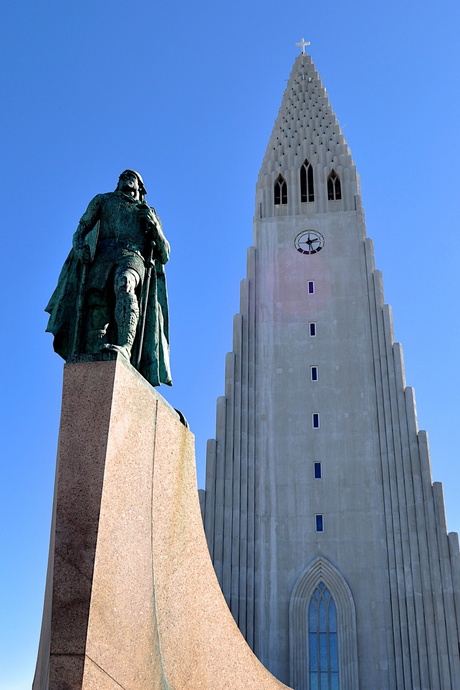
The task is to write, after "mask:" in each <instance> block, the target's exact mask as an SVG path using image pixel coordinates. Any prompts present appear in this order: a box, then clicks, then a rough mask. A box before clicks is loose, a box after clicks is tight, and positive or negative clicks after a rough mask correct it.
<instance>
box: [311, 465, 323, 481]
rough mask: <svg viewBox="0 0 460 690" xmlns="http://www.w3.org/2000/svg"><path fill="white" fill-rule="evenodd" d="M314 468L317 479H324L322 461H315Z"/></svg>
mask: <svg viewBox="0 0 460 690" xmlns="http://www.w3.org/2000/svg"><path fill="white" fill-rule="evenodd" d="M313 469H314V473H315V479H322V478H323V468H322V466H321V463H320V462H314V463H313Z"/></svg>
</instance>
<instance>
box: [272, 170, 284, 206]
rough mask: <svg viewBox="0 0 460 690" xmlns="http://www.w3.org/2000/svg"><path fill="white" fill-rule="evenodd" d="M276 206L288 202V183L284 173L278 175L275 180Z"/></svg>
mask: <svg viewBox="0 0 460 690" xmlns="http://www.w3.org/2000/svg"><path fill="white" fill-rule="evenodd" d="M274 191H275V206H279V205H280V204H287V184H286V180H285V179H284V177H283V176H282V175H278V177H277V178H276V180H275V190H274Z"/></svg>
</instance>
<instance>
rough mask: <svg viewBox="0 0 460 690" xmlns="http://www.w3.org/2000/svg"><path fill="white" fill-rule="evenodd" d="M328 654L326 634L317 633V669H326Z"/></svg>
mask: <svg viewBox="0 0 460 690" xmlns="http://www.w3.org/2000/svg"><path fill="white" fill-rule="evenodd" d="M327 657H328V654H327V634H326V633H320V634H319V670H320V671H327V669H328V658H327Z"/></svg>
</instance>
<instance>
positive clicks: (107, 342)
mask: <svg viewBox="0 0 460 690" xmlns="http://www.w3.org/2000/svg"><path fill="white" fill-rule="evenodd" d="M146 193H147V192H146V189H145V187H144V182H143V180H142V177H141V176H140V175H139V173H137V172H135V171H134V170H125V171H124V172H123V173H122V174H121V175H120V178H119V181H118V185H117V188H116V190H115V191H114V192H108V193H106V194H98V195H97V196H95V197H94V199H93V200H92V201H91V202H90V204H89V206H88V208H87V210H86V212H85V213H84V214H83V216H82V217H81V220H80V223H79V225H78V228H77V230H76V232H75V234H74V237H73V249H72V250H71V252H70V254H69V256H68V257H67V259H66V262H65V264H64V266H63V268H62V271H61V274H60V276H59V281H58V285H57V287H56V289H55V291H54V292H53V295H52V297H51V299H50V301H49V303H48V305H47V306H46V309H45V311H47V312H48V313H49V314H50V318H49V321H48V326H47V329H46V330H47V331H49V332H50V333H53V335H54V349H55V351H56V352H57V353H58V354H60V355H61V357H63V358H64V359H66V360H69V359H73V360H75V359H80V358H85V357H87V358H88V359H93V358H106V357H108V356H109V355H110V354H111V353H120V354H121V355H122V356H123V357H125V358H126V359H127V360H128V361H130V362H131V364H133V365H134V366H135V367H136V369H137V370H138V371H139V372H140V373H141V374H142V375H143V376H144V377H145V378H146V379H147V381H149V382H150V383H151V384H152V385H153V386H159V385H160V384H161V383H165V384H168V385H171V383H172V381H171V372H170V366H169V325H168V298H167V292H166V279H165V272H164V264H165V263H166V262H167V261H168V259H169V251H170V247H169V243H168V241H167V239H166V237H165V236H164V234H163V230H162V227H161V222H160V219H159V218H158V216H157V214H156V212H155V209H154V208H151V207H150V206H148V204H147V203H146V202H145V195H146Z"/></svg>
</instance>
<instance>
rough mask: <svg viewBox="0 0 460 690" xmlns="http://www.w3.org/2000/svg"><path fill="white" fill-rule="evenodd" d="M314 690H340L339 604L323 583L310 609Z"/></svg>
mask: <svg viewBox="0 0 460 690" xmlns="http://www.w3.org/2000/svg"><path fill="white" fill-rule="evenodd" d="M308 658H309V667H310V668H309V675H310V690H339V656H338V645H337V613H336V609H335V603H334V600H333V598H332V597H331V594H330V592H329V590H328V588H327V587H326V586H325V584H324V583H323V582H320V583H319V584H318V586H317V587H316V589H315V591H314V592H313V595H312V597H311V599H310V605H309V608H308Z"/></svg>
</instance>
